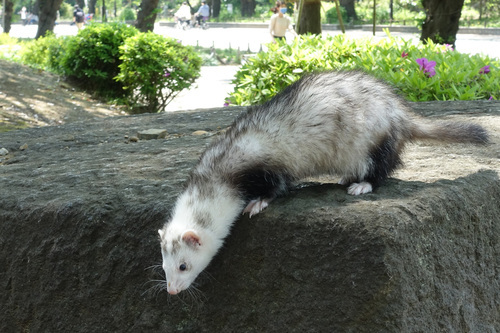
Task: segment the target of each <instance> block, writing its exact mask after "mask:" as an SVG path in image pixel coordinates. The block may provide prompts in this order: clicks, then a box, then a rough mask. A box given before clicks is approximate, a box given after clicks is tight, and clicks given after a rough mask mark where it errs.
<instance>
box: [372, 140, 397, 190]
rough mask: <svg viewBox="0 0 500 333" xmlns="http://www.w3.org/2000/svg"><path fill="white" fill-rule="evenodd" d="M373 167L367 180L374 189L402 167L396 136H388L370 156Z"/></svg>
mask: <svg viewBox="0 0 500 333" xmlns="http://www.w3.org/2000/svg"><path fill="white" fill-rule="evenodd" d="M369 157H370V159H371V166H370V169H369V171H368V174H367V175H366V177H365V179H364V180H366V181H368V182H369V183H370V184H372V186H373V187H377V186H380V185H381V184H382V183H383V182H384V181H385V180H386V179H387V178H389V176H390V175H391V174H392V173H393V172H394V170H396V169H397V168H398V167H400V166H401V165H402V161H401V158H400V156H399V149H398V143H397V142H396V140H395V139H394V136H393V135H391V134H388V135H387V136H386V137H384V139H382V141H381V142H380V143H379V144H378V145H377V146H375V147H374V148H373V149H372V150H371V151H370V155H369Z"/></svg>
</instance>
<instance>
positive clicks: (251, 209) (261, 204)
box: [243, 198, 272, 217]
mask: <svg viewBox="0 0 500 333" xmlns="http://www.w3.org/2000/svg"><path fill="white" fill-rule="evenodd" d="M271 201H272V199H261V198H257V199H254V200H250V202H249V203H248V205H247V206H246V207H245V209H243V214H245V213H248V216H249V217H252V216H254V215H256V214H258V213H260V212H262V211H263V210H264V209H265V208H266V207H267V206H269V203H270V202H271Z"/></svg>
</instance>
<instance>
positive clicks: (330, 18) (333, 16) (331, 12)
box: [325, 6, 348, 24]
mask: <svg viewBox="0 0 500 333" xmlns="http://www.w3.org/2000/svg"><path fill="white" fill-rule="evenodd" d="M325 16H326V23H330V24H331V23H339V16H338V14H337V8H336V7H335V6H333V7H332V8H330V9H328V10H327V11H326V14H325ZM340 16H342V22H344V23H347V22H348V18H347V11H346V9H345V8H344V7H342V6H340Z"/></svg>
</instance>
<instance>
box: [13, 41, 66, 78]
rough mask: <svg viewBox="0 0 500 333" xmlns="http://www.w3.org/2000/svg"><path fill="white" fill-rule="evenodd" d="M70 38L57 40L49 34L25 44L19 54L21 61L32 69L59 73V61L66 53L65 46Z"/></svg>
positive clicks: (60, 70)
mask: <svg viewBox="0 0 500 333" xmlns="http://www.w3.org/2000/svg"><path fill="white" fill-rule="evenodd" d="M71 38H72V37H70V36H67V37H59V38H57V37H56V36H55V35H54V34H53V33H50V32H49V33H47V34H46V35H45V36H44V37H40V38H38V39H35V40H31V41H29V42H26V43H25V44H24V47H23V48H22V50H21V52H20V56H21V61H22V62H23V63H25V64H27V65H30V66H32V67H37V68H41V69H49V70H51V71H53V72H56V73H61V72H62V69H61V67H60V63H61V59H62V57H63V55H64V54H65V53H66V52H65V45H66V44H67V43H68V41H69V39H71Z"/></svg>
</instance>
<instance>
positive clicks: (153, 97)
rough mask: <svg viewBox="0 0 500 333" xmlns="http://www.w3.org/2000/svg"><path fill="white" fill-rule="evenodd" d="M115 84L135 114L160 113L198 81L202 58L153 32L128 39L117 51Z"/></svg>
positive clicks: (186, 47) (185, 47) (191, 49)
mask: <svg viewBox="0 0 500 333" xmlns="http://www.w3.org/2000/svg"><path fill="white" fill-rule="evenodd" d="M120 50H121V57H120V60H121V64H120V66H119V67H120V70H121V71H120V73H119V74H118V75H117V76H116V80H117V81H118V82H120V83H121V84H123V86H124V88H125V89H126V91H127V92H128V96H129V101H130V104H131V106H132V107H133V108H134V109H135V110H136V112H156V111H161V110H162V109H163V108H164V107H165V106H166V105H167V104H168V103H169V102H170V101H171V100H172V99H173V98H174V97H175V96H176V95H177V93H179V92H180V91H181V90H183V89H185V88H189V87H190V86H191V84H192V83H193V82H194V81H195V80H196V78H198V77H199V73H200V68H201V58H200V57H199V56H198V55H197V54H196V53H195V52H194V50H193V48H192V47H189V46H183V45H181V44H180V43H179V42H178V41H177V40H175V39H172V38H167V37H163V36H160V35H157V34H155V33H153V32H148V33H141V34H138V35H136V36H133V37H130V38H128V39H127V40H126V41H125V44H124V45H123V46H122V47H120Z"/></svg>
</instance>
